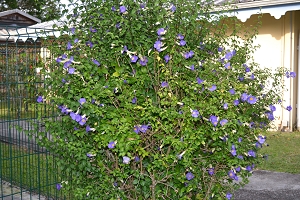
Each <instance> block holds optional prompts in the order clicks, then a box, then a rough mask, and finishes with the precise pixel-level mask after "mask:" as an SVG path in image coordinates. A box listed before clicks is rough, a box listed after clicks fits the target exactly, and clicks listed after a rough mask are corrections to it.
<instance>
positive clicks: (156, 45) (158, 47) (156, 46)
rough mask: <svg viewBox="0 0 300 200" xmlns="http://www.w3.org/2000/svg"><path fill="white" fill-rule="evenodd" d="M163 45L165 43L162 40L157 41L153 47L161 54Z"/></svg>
mask: <svg viewBox="0 0 300 200" xmlns="http://www.w3.org/2000/svg"><path fill="white" fill-rule="evenodd" d="M162 45H163V43H162V42H161V41H160V40H157V41H156V42H155V43H154V45H153V46H154V48H155V49H156V50H157V51H158V52H161V47H162Z"/></svg>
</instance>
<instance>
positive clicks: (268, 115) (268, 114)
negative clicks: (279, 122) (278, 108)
mask: <svg viewBox="0 0 300 200" xmlns="http://www.w3.org/2000/svg"><path fill="white" fill-rule="evenodd" d="M265 114H266V115H267V117H268V119H269V120H270V121H273V120H274V119H275V118H274V115H273V112H266V113H265Z"/></svg>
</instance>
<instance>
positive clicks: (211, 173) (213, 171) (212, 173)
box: [208, 168, 215, 176]
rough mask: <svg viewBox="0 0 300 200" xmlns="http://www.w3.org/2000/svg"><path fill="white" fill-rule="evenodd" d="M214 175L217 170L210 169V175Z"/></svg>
mask: <svg viewBox="0 0 300 200" xmlns="http://www.w3.org/2000/svg"><path fill="white" fill-rule="evenodd" d="M214 173H215V168H209V169H208V174H209V175H211V176H212V175H214Z"/></svg>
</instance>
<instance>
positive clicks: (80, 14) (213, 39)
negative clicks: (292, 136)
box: [37, 0, 295, 199]
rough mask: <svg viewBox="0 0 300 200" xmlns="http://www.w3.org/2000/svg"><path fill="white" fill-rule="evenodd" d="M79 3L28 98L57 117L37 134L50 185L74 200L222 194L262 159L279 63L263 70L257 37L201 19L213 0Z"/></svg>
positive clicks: (277, 93)
mask: <svg viewBox="0 0 300 200" xmlns="http://www.w3.org/2000/svg"><path fill="white" fill-rule="evenodd" d="M83 5H85V6H78V7H77V8H76V9H75V10H74V13H73V15H72V16H69V23H68V26H66V27H64V29H63V33H65V31H69V33H70V34H69V35H68V36H65V37H62V40H61V42H60V43H59V45H58V46H57V47H53V49H52V51H54V52H55V53H56V55H57V58H56V60H55V66H54V67H53V68H52V69H51V72H50V74H48V76H47V77H48V78H47V79H46V84H48V85H51V88H50V89H49V87H47V90H44V91H42V90H41V91H40V93H39V95H38V98H37V102H38V105H40V106H45V103H43V102H45V100H48V101H47V102H51V104H50V105H48V104H47V105H46V106H49V107H51V106H55V107H56V108H57V110H58V113H59V115H60V117H59V118H58V120H45V132H50V133H51V136H52V137H51V139H47V138H45V137H42V139H40V144H41V145H43V146H45V147H46V148H48V149H49V150H50V151H51V152H52V153H53V154H55V155H57V160H58V161H57V163H58V167H59V168H60V170H61V171H62V172H63V173H62V174H63V176H61V182H60V183H58V185H57V189H59V190H62V191H66V192H67V191H71V192H72V194H74V195H75V197H76V199H84V198H86V197H89V198H91V199H119V198H122V199H225V198H227V199H231V198H232V193H233V190H234V189H236V188H238V187H240V186H241V185H243V184H244V183H246V182H247V178H248V177H249V176H250V175H251V171H252V170H253V168H254V166H255V164H256V163H258V162H259V158H261V157H262V156H261V155H258V154H257V150H258V149H259V148H261V147H262V146H263V145H264V144H265V140H266V138H265V137H264V136H263V133H264V132H265V131H266V130H267V129H268V128H270V126H271V122H272V120H274V115H273V112H274V111H275V110H276V107H275V106H274V105H275V104H277V103H278V102H279V100H280V97H281V95H282V88H283V86H282V85H281V83H282V78H285V76H284V75H285V73H286V71H285V70H283V69H279V70H278V71H276V72H271V70H268V69H260V68H259V67H258V66H257V64H256V63H254V62H253V61H252V58H251V53H252V52H253V51H254V49H255V48H254V47H253V45H252V40H253V37H254V36H255V34H252V33H251V32H246V33H243V34H240V33H239V30H238V29H235V30H234V31H233V32H232V34H231V36H232V37H228V36H226V34H228V33H229V32H230V29H228V28H226V27H227V26H225V25H224V24H225V23H224V22H225V21H227V22H228V23H230V20H229V19H227V18H226V16H222V15H219V16H210V15H209V14H208V13H209V11H211V10H212V7H211V6H212V3H211V2H210V1H203V2H201V3H194V2H193V1H181V0H177V1H170V0H156V1H149V2H145V3H142V2H139V1H132V0H123V1H120V2H119V1H102V0H98V1H93V2H85V1H84V3H83ZM232 20H234V19H232ZM229 34H230V33H229ZM239 35H243V36H241V37H240V36H239ZM239 38H240V39H243V43H240V42H238V41H240V40H238V39H239ZM287 76H288V77H295V74H294V72H287ZM268 88H272V89H271V90H270V89H268ZM287 109H288V110H290V108H289V107H288V108H287ZM40 134H41V136H42V135H44V133H40ZM66 175H70V176H66ZM236 181H240V182H236Z"/></svg>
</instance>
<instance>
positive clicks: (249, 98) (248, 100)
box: [247, 96, 256, 104]
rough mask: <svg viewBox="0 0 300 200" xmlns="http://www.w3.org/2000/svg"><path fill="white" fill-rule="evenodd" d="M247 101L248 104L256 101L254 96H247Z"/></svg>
mask: <svg viewBox="0 0 300 200" xmlns="http://www.w3.org/2000/svg"><path fill="white" fill-rule="evenodd" d="M247 102H248V103H250V104H255V103H256V97H255V96H249V97H248V99H247Z"/></svg>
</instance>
